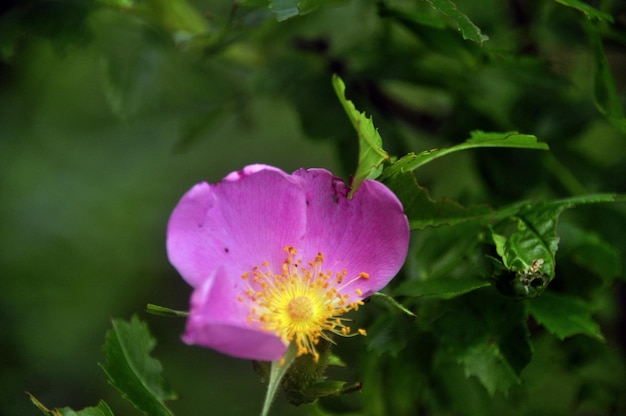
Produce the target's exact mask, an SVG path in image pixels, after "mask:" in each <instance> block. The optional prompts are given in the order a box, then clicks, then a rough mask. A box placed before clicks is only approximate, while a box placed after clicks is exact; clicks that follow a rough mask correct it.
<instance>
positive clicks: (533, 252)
mask: <svg viewBox="0 0 626 416" xmlns="http://www.w3.org/2000/svg"><path fill="white" fill-rule="evenodd" d="M619 198H620V197H618V196H616V195H611V194H598V195H587V196H581V197H573V198H568V199H563V200H558V201H552V202H541V203H537V204H530V203H528V204H522V205H519V206H515V207H512V208H509V209H505V210H503V211H501V212H500V213H498V214H496V215H495V216H496V217H502V215H503V213H506V219H505V220H504V221H502V222H500V224H498V226H497V227H496V228H494V229H493V230H492V234H491V237H492V239H493V242H494V245H495V247H496V252H497V253H498V255H499V256H500V258H501V259H502V265H503V266H504V267H503V269H506V270H508V271H509V272H510V273H506V272H504V273H502V270H500V271H497V272H498V273H497V274H496V275H495V279H496V286H497V287H498V288H499V289H500V290H501V291H502V292H503V293H506V294H511V295H514V296H521V297H534V296H537V295H540V294H541V293H542V292H543V291H544V290H545V288H546V287H547V285H548V283H550V281H552V279H554V276H555V268H556V260H555V259H556V252H557V250H558V245H559V236H558V235H557V232H556V226H557V223H558V219H559V215H560V214H561V212H563V210H564V209H566V208H572V207H574V206H576V205H579V204H588V203H597V202H612V201H615V200H617V199H619ZM499 229H501V230H502V231H498V230H499Z"/></svg>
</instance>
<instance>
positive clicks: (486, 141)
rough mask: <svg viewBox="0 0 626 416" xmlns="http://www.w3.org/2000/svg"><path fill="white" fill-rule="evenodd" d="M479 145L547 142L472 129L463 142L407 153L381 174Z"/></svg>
mask: <svg viewBox="0 0 626 416" xmlns="http://www.w3.org/2000/svg"><path fill="white" fill-rule="evenodd" d="M479 147H512V148H519V149H534V150H548V149H549V147H548V145H547V144H545V143H540V142H538V141H537V138H536V137H535V136H532V135H528V134H519V133H517V132H507V133H493V132H491V133H485V132H482V131H478V130H477V131H473V132H472V133H471V137H470V138H469V139H468V140H467V141H465V142H464V143H461V144H457V145H455V146H452V147H448V148H444V149H432V150H426V151H424V152H422V153H420V154H418V155H416V154H414V153H409V154H408V155H406V156H404V157H402V158H401V159H399V160H398V161H396V162H394V163H392V164H391V165H389V166H387V167H386V168H385V170H384V172H383V174H382V177H383V178H386V177H389V176H391V175H393V174H394V173H398V172H406V171H411V170H415V169H417V168H419V167H420V166H422V165H425V164H426V163H428V162H431V161H433V160H435V159H437V158H440V157H441V156H445V155H447V154H450V153H453V152H458V151H459V150H466V149H476V148H479Z"/></svg>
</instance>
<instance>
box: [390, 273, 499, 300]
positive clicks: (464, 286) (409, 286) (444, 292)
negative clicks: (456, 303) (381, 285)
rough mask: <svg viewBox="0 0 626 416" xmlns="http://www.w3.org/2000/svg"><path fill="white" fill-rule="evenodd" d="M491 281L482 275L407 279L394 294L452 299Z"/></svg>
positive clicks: (487, 284)
mask: <svg viewBox="0 0 626 416" xmlns="http://www.w3.org/2000/svg"><path fill="white" fill-rule="evenodd" d="M490 284H491V283H489V282H488V281H486V280H485V279H481V278H480V277H472V276H470V277H468V278H467V279H461V278H452V277H438V278H434V279H427V280H418V279H412V280H407V281H405V282H403V283H402V284H400V286H398V288H397V289H396V290H394V295H396V296H413V297H421V296H429V297H435V298H441V299H451V298H454V297H456V296H460V295H463V294H465V293H468V292H471V291H473V290H476V289H480V288H481V287H486V286H489V285H490Z"/></svg>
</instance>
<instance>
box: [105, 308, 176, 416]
mask: <svg viewBox="0 0 626 416" xmlns="http://www.w3.org/2000/svg"><path fill="white" fill-rule="evenodd" d="M112 323H113V329H111V330H109V331H108V332H107V336H106V343H105V345H104V347H103V351H104V354H105V356H106V359H107V360H106V363H105V364H101V365H100V366H101V367H102V369H103V370H104V371H105V373H106V374H107V376H108V378H109V382H110V383H111V385H113V386H114V387H115V388H116V389H118V390H119V391H120V392H121V393H122V395H123V396H124V397H125V398H126V399H128V400H129V401H130V402H131V403H132V404H133V405H134V406H135V407H136V408H137V409H139V410H141V411H142V412H144V414H146V415H150V416H171V415H172V413H171V412H170V410H169V409H168V408H167V407H166V406H165V403H164V402H165V401H166V400H172V399H175V398H176V394H175V393H174V392H173V391H172V390H171V389H170V388H169V386H168V385H167V383H166V382H165V380H164V379H163V377H162V375H161V371H162V367H161V363H160V362H159V361H158V360H156V359H154V358H152V357H151V356H150V352H151V351H152V349H153V348H154V346H155V345H156V342H155V340H154V338H152V335H151V334H150V331H149V330H148V327H147V325H146V324H145V323H144V322H142V321H140V320H139V318H137V317H136V316H133V318H132V319H131V320H130V322H125V321H122V320H117V319H114V320H113V321H112Z"/></svg>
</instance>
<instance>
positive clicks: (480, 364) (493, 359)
mask: <svg viewBox="0 0 626 416" xmlns="http://www.w3.org/2000/svg"><path fill="white" fill-rule="evenodd" d="M460 362H461V363H462V364H463V366H464V368H465V375H466V377H470V376H476V377H477V378H478V379H479V380H480V382H481V384H482V385H483V386H485V388H486V389H487V391H488V392H489V394H491V395H492V396H493V395H494V394H495V392H496V391H501V392H503V393H507V392H508V391H509V389H510V388H511V387H512V386H514V385H516V384H520V383H521V379H520V377H519V375H518V374H516V373H515V370H514V369H513V368H512V367H511V365H510V364H509V362H508V361H507V359H506V357H505V356H504V355H503V354H502V351H501V350H500V347H499V346H498V345H497V344H496V343H490V342H484V343H480V344H476V345H474V346H472V347H471V348H468V349H467V351H465V353H464V354H463V355H462V356H461V357H460Z"/></svg>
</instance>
